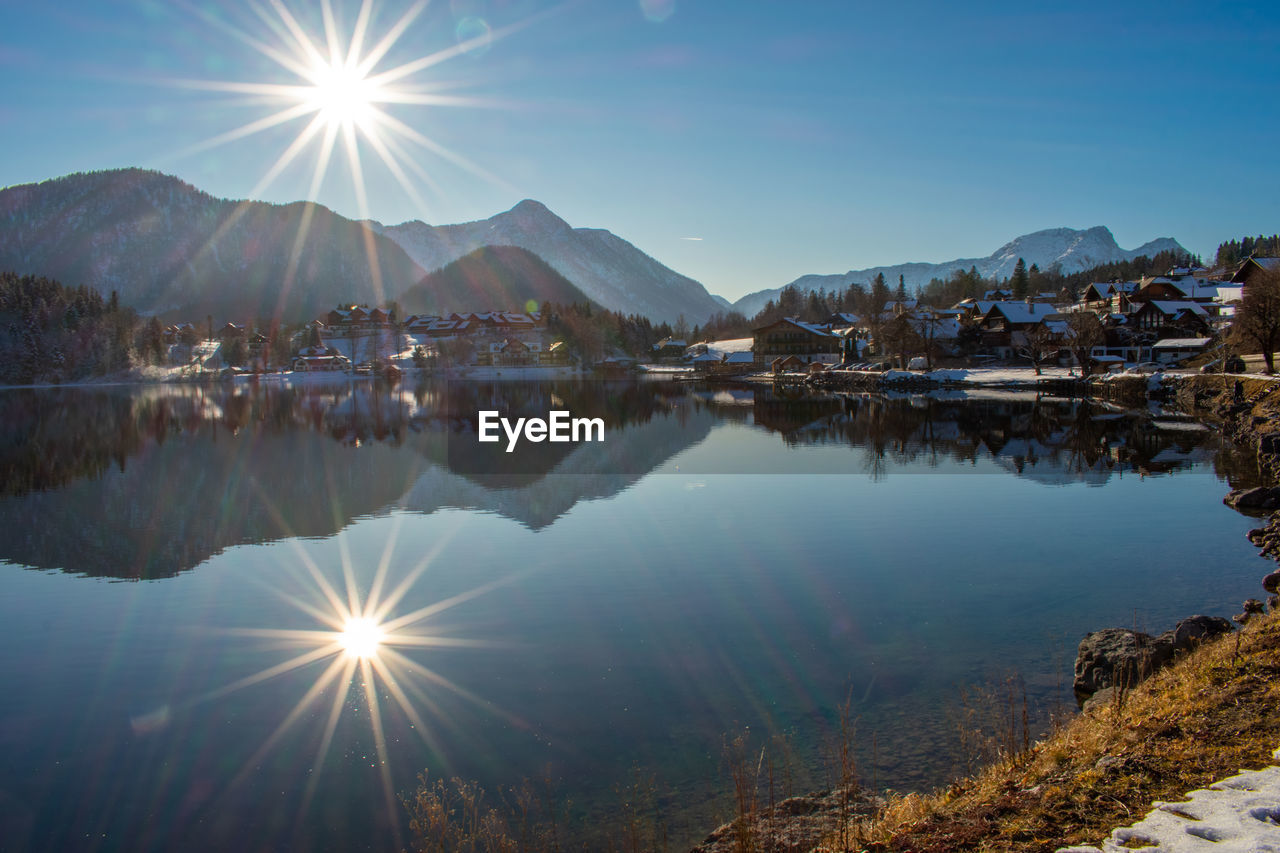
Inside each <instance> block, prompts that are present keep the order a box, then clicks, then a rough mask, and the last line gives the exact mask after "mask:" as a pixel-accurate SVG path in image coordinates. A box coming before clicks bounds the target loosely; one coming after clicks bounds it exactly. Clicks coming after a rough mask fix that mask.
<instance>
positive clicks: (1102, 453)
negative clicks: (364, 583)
mask: <svg viewBox="0 0 1280 853" xmlns="http://www.w3.org/2000/svg"><path fill="white" fill-rule="evenodd" d="M481 409H498V410H500V411H503V412H515V413H545V412H547V411H550V410H552V409H565V410H568V411H571V412H572V413H573V415H574V416H575V417H577V416H581V417H593V418H594V417H598V418H601V419H602V420H603V421H604V423H605V425H606V431H607V438H606V441H605V442H604V443H603V444H601V445H552V444H548V443H543V444H524V445H522V446H521V447H520V448H519V449H518V452H517V453H516V454H512V455H510V456H507V455H505V454H499V455H497V456H496V457H495V456H492V455H491V456H489V457H486V458H482V457H480V456H478V455H476V453H475V448H477V447H479V445H478V444H477V442H476V441H475V433H476V427H477V423H476V422H477V413H478V411H480V410H481ZM721 425H737V426H738V427H740V428H744V429H748V430H751V431H765V432H767V433H769V434H774V435H777V436H779V437H780V438H781V440H782V442H783V443H784V445H785V446H786V447H788V448H798V449H803V448H806V447H818V446H824V445H826V446H847V447H850V448H853V449H855V450H856V453H858V454H860V455H861V458H862V470H865V471H867V472H868V473H869V474H870V475H871V476H872V477H873V478H881V477H886V476H889V475H890V474H891V473H892V472H894V471H895V470H904V469H905V466H912V467H913V468H920V467H922V466H923V467H924V468H925V469H929V468H937V467H940V466H943V464H944V463H947V464H948V465H950V466H951V467H953V468H954V467H955V466H954V463H964V464H967V465H969V466H973V465H976V464H977V463H978V462H979V461H990V462H994V464H995V465H996V466H997V467H998V468H999V469H1003V470H1006V471H1008V472H1009V473H1012V474H1014V475H1016V476H1021V477H1027V478H1031V479H1035V480H1039V481H1042V482H1046V483H1067V482H1085V483H1101V482H1104V481H1106V480H1107V479H1108V478H1110V477H1112V476H1123V475H1124V474H1126V473H1132V474H1136V475H1139V476H1147V475H1158V474H1167V473H1170V472H1174V471H1178V470H1184V469H1189V468H1191V467H1194V466H1210V467H1211V468H1212V470H1213V471H1214V472H1215V473H1216V474H1217V475H1218V476H1219V477H1220V478H1222V479H1225V480H1227V481H1228V482H1229V483H1230V485H1231V486H1232V487H1233V488H1234V487H1240V486H1248V485H1253V484H1254V483H1253V479H1254V478H1255V477H1256V466H1254V465H1253V464H1252V461H1251V460H1250V458H1249V456H1248V454H1247V453H1243V452H1241V451H1239V450H1238V449H1236V448H1234V447H1233V446H1232V445H1230V444H1229V443H1227V442H1224V441H1222V440H1221V438H1220V436H1219V435H1218V433H1217V432H1216V431H1214V430H1212V429H1209V428H1206V427H1205V426H1203V425H1201V424H1198V423H1197V422H1195V421H1194V420H1192V419H1190V418H1186V417H1183V416H1179V415H1177V414H1176V413H1170V412H1162V411H1151V410H1126V409H1121V408H1118V407H1115V406H1112V405H1109V404H1106V403H1101V402H1098V401H1093V400H1081V399H1063V398H1053V397H1043V396H1037V395H1036V394H1034V393H1028V392H999V391H985V392H976V393H968V394H958V393H956V392H946V391H944V392H937V393H932V394H912V395H897V396H890V395H881V394H834V393H813V392H810V391H807V390H792V389H784V388H776V387H771V386H756V387H741V388H726V387H710V386H700V385H695V384H691V383H672V382H571V381H566V382H549V383H494V382H489V383H484V382H476V383H463V382H426V383H421V384H417V385H401V386H396V387H390V386H386V385H382V384H378V383H374V382H369V381H362V382H337V383H332V384H309V385H298V386H289V385H283V384H270V383H262V384H260V385H254V384H248V383H246V384H236V385H230V386H213V387H209V386H204V387H191V386H149V387H145V388H125V387H110V388H97V389H49V390H32V389H15V390H8V391H4V392H3V393H0V430H2V431H3V433H2V434H0V471H3V478H2V479H0V506H2V507H3V511H4V513H5V517H6V518H8V519H10V524H9V525H8V526H7V527H5V528H4V529H0V559H4V560H8V561H11V562H16V563H21V564H25V565H29V566H32V567H37V568H54V569H63V570H66V571H71V572H76V573H81V574H88V575H97V576H109V577H117V578H129V579H146V578H156V577H167V576H171V575H173V574H176V573H177V572H180V571H184V570H187V569H190V568H193V567H194V566H196V565H198V564H199V563H201V562H203V561H204V560H206V559H208V558H209V557H210V556H211V555H213V554H216V553H218V552H219V551H221V550H223V549H225V548H227V547H230V546H232V545H236V544H242V543H246V542H266V541H275V540H278V539H281V538H285V537H291V536H331V535H333V534H334V533H336V532H338V531H339V530H341V529H342V528H343V527H345V526H346V525H347V524H349V523H350V522H351V521H352V520H354V519H356V518H359V517H362V516H368V515H373V514H379V513H386V512H390V511H392V510H395V509H405V510H409V511H416V512H423V513H431V512H435V511H437V510H439V509H442V508H446V507H459V508H465V509H482V510H486V511H491V512H494V513H496V514H500V515H504V516H506V517H509V518H512V519H514V520H516V521H518V522H520V523H521V524H524V525H526V526H528V527H530V528H532V529H541V528H542V527H545V526H547V525H549V524H552V523H554V522H555V520H556V519H557V518H559V517H561V516H562V515H563V514H564V513H565V512H567V511H568V510H569V509H571V508H572V507H573V506H574V505H575V504H576V503H578V502H579V501H582V500H587V499H596V498H607V497H609V496H611V495H614V494H617V493H618V492H619V491H621V490H623V489H625V488H628V487H629V486H630V485H631V484H633V483H635V482H636V481H638V480H639V479H640V478H642V477H644V476H645V475H646V474H648V473H650V472H651V471H653V470H655V469H657V468H659V467H661V466H662V465H663V464H664V463H666V462H667V461H668V460H670V459H671V458H672V457H674V456H676V455H677V454H679V453H681V452H682V451H684V450H687V449H689V448H691V447H693V446H694V445H696V444H699V443H700V442H702V441H704V440H705V439H707V437H708V436H709V435H710V434H711V433H712V431H713V429H715V428H716V427H718V426H721ZM783 464H785V458H784V461H783ZM708 473H716V472H708ZM723 473H734V472H733V471H724V472H723ZM553 474H554V475H560V474H564V475H572V476H551V475H553Z"/></svg>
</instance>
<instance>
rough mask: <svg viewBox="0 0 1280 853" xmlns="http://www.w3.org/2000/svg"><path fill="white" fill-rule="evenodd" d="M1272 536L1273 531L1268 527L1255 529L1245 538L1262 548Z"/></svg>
mask: <svg viewBox="0 0 1280 853" xmlns="http://www.w3.org/2000/svg"><path fill="white" fill-rule="evenodd" d="M1270 534H1271V531H1270V530H1269V529H1268V528H1266V527H1255V528H1253V529H1252V530H1250V531H1249V532H1248V533H1246V534H1245V537H1246V538H1247V539H1248V540H1249V541H1250V542H1252V543H1253V544H1254V545H1258V546H1259V547H1261V545H1262V543H1263V542H1264V541H1265V540H1266V538H1267V537H1268V536H1269V535H1270Z"/></svg>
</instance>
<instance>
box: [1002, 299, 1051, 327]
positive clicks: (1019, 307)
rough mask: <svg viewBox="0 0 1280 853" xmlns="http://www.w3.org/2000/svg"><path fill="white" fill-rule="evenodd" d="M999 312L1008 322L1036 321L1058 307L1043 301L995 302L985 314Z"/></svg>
mask: <svg viewBox="0 0 1280 853" xmlns="http://www.w3.org/2000/svg"><path fill="white" fill-rule="evenodd" d="M994 313H999V314H1001V315H1002V316H1003V317H1004V318H1005V319H1006V320H1008V321H1009V322H1010V323H1038V322H1040V321H1041V320H1043V319H1044V318H1045V317H1047V316H1049V315H1050V314H1057V313H1058V309H1056V308H1054V307H1053V306H1052V305H1049V304H1047V303H1044V302H997V303H995V304H994V305H992V306H991V310H990V311H988V312H987V314H986V316H988V317H989V316H991V315H992V314H994Z"/></svg>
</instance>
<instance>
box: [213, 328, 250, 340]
mask: <svg viewBox="0 0 1280 853" xmlns="http://www.w3.org/2000/svg"><path fill="white" fill-rule="evenodd" d="M247 334H248V332H246V331H245V328H244V326H240V325H237V324H235V323H227V324H226V325H225V326H223V327H222V328H221V329H219V330H218V340H220V341H222V342H223V343H224V344H225V343H226V342H228V341H231V340H235V339H236V338H243V337H245V336H246V335H247Z"/></svg>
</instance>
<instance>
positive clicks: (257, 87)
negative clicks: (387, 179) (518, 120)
mask: <svg viewBox="0 0 1280 853" xmlns="http://www.w3.org/2000/svg"><path fill="white" fill-rule="evenodd" d="M426 5H427V2H426V0H418V2H415V3H414V4H413V5H412V6H410V7H409V8H408V9H407V10H406V11H405V12H404V14H403V15H401V16H400V17H399V18H398V19H396V20H395V21H394V22H393V23H392V24H391V26H390V27H389V28H387V30H386V32H385V33H383V34H382V36H381V38H379V39H378V40H377V41H372V39H371V38H370V28H371V22H372V19H373V12H374V0H362V2H361V4H360V9H359V12H358V13H357V15H356V18H355V21H354V23H353V24H351V25H350V26H349V27H346V26H344V25H343V24H342V23H341V22H340V20H339V17H338V15H337V14H336V13H335V11H334V8H333V3H332V2H331V0H322V2H321V3H320V11H321V20H322V24H321V32H319V33H314V32H311V31H309V30H308V29H307V27H306V26H304V24H303V23H302V21H301V20H300V19H299V17H298V16H297V15H295V14H294V12H293V11H292V10H291V9H290V8H289V7H288V6H286V5H285V3H284V2H282V0H269V6H260V5H257V4H255V5H254V6H253V7H252V8H253V10H254V11H255V13H256V15H257V25H260V26H261V27H262V28H264V30H265V33H264V35H263V36H262V37H259V36H256V35H253V34H251V32H250V30H251V29H253V28H249V29H246V28H241V27H236V26H234V25H232V24H229V23H227V22H226V21H225V20H223V19H222V18H219V17H215V16H213V15H211V14H209V13H207V12H203V11H200V10H196V14H198V15H200V16H201V17H202V18H204V20H205V21H206V22H207V23H209V24H210V25H212V26H214V27H216V28H217V29H219V30H222V31H224V32H226V33H228V34H229V35H231V36H233V37H234V38H236V39H237V40H239V41H240V42H242V43H243V44H245V45H246V46H248V47H250V48H252V49H253V50H254V51H256V52H258V53H260V54H261V55H263V56H264V57H266V58H268V59H269V60H271V62H272V63H274V64H275V65H276V66H278V67H279V71H280V73H281V74H282V75H284V77H285V80H286V81H285V82H280V81H278V80H277V81H243V80H236V81H229V80H178V81H171V82H174V83H176V84H178V85H180V86H183V87H187V88H193V89H202V90H208V91H217V92H224V93H230V94H234V95H237V96H249V99H248V101H247V102H246V101H239V102H238V103H248V104H249V105H250V106H253V107H255V108H261V106H263V105H267V106H268V107H269V108H271V107H274V111H272V112H269V113H268V114H267V115H263V116H259V117H257V118H255V119H253V120H252V121H249V122H247V123H245V124H243V125H241V126H239V127H235V128H233V129H231V130H228V131H225V132H223V133H220V134H218V135H216V136H214V137H212V138H210V139H206V140H204V141H202V142H199V143H197V144H195V145H193V146H191V147H189V148H187V149H185V150H184V151H181V152H178V155H177V156H179V157H181V156H186V155H190V154H194V153H196V152H198V151H203V150H208V149H210V148H216V147H218V146H222V145H226V144H228V143H232V142H235V141H238V140H241V139H244V138H246V137H249V136H253V135H255V134H258V133H262V132H264V131H267V130H270V129H272V128H276V127H279V126H282V125H288V124H291V123H299V122H301V123H302V126H301V128H300V130H299V131H298V133H297V135H296V136H295V137H294V139H293V141H292V142H290V143H289V144H288V145H287V146H286V147H285V149H284V150H283V151H282V152H281V153H280V154H279V156H278V157H277V158H276V160H275V161H274V162H273V163H272V164H271V165H270V166H269V167H267V168H266V170H265V171H264V173H263V174H262V177H261V178H260V179H259V181H258V183H257V185H256V186H254V188H253V190H251V192H250V195H251V196H254V197H256V196H258V195H260V194H261V193H262V192H263V191H265V190H266V189H267V187H268V186H270V185H271V184H272V183H274V182H275V181H276V180H277V179H278V178H279V177H280V175H281V174H282V173H283V172H285V170H286V169H288V167H289V166H290V165H292V164H293V163H294V162H295V161H297V160H298V158H300V157H302V156H304V154H305V153H306V152H308V151H313V152H314V155H315V162H314V166H313V168H312V173H311V181H310V186H309V189H308V192H307V198H308V199H311V200H315V199H316V198H317V197H318V195H319V193H320V190H321V189H322V187H323V185H324V182H325V178H326V176H327V174H328V172H329V168H330V165H331V163H332V160H333V159H334V157H335V156H337V155H338V150H339V149H342V154H343V155H345V159H346V161H347V164H348V171H349V172H350V174H351V179H352V182H353V189H354V192H355V198H356V203H357V206H358V208H359V211H358V213H359V215H360V216H361V217H362V218H365V217H368V216H369V215H370V211H369V200H368V190H367V188H366V185H365V167H364V163H363V159H362V149H364V150H368V151H372V152H373V154H374V155H375V156H376V157H377V160H378V162H380V163H381V164H382V165H383V166H384V167H385V168H386V170H387V171H388V172H389V173H390V174H391V175H392V176H393V177H394V178H395V180H396V182H397V183H398V184H399V186H400V187H401V188H402V189H403V190H404V192H405V193H406V194H407V195H408V196H409V197H410V198H411V199H412V200H413V202H414V203H415V204H416V205H417V206H418V208H419V209H420V210H423V211H424V212H425V209H426V208H427V204H426V202H425V201H424V200H423V198H422V196H421V194H420V193H419V191H418V185H419V184H420V183H421V184H425V185H426V186H429V187H432V188H437V187H438V184H437V182H436V181H435V179H434V177H433V175H432V174H431V170H430V169H429V168H428V167H424V166H423V165H422V163H421V162H420V161H422V160H426V161H428V162H430V161H432V160H436V161H444V162H447V163H449V164H451V165H452V166H455V167H459V168H462V169H464V170H466V171H469V172H471V173H472V174H474V175H476V176H479V177H481V178H483V179H485V180H487V181H490V182H492V183H495V184H498V185H505V184H504V182H503V181H501V180H500V179H499V178H498V177H497V176H496V175H494V174H492V173H491V172H489V171H488V170H486V169H484V168H482V167H480V166H479V165H477V164H475V163H473V162H471V161H470V160H468V159H467V158H466V157H464V156H462V155H461V154H458V153H457V152H455V151H451V150H449V149H448V148H447V147H445V146H444V145H442V144H440V143H439V142H437V141H435V140H433V139H431V138H430V137H429V136H428V135H426V134H424V133H423V132H422V131H421V130H420V129H419V128H420V126H421V121H420V119H421V112H415V113H414V115H413V116H412V117H411V118H410V120H408V121H406V120H404V119H402V118H398V117H396V116H395V115H393V114H392V109H393V108H401V109H404V108H409V107H413V108H417V110H419V111H421V110H430V109H433V108H437V107H456V106H469V107H486V106H501V105H502V104H501V103H500V102H498V101H494V100H485V99H482V98H478V97H468V96H463V95H457V94H449V93H448V91H447V90H449V89H451V88H452V84H449V85H446V84H445V83H442V82H438V81H437V82H435V83H433V82H432V81H430V80H424V79H422V78H421V76H420V75H422V74H423V72H426V71H427V70H428V69H431V68H433V67H435V66H437V65H440V64H441V63H443V62H446V61H448V60H450V59H452V58H454V57H457V56H460V55H464V54H468V53H473V52H481V51H483V50H486V49H487V48H488V46H489V45H490V44H491V43H492V42H493V41H494V40H496V39H498V38H501V37H502V36H504V35H506V34H509V33H510V32H511V31H513V30H514V29H516V28H515V27H508V28H507V29H505V30H499V31H493V30H491V29H490V28H489V27H488V26H487V25H486V26H484V27H482V28H479V29H478V30H476V31H475V32H474V34H467V35H462V34H461V33H462V32H463V31H461V30H459V33H460V35H459V36H458V38H457V40H456V43H455V44H453V45H452V46H450V47H448V48H445V49H443V50H439V51H436V52H433V53H430V54H426V55H423V56H419V57H416V58H413V59H410V60H409V61H407V62H401V63H400V64H396V65H390V63H388V61H387V60H388V57H389V56H390V55H391V54H392V52H393V49H394V48H395V47H396V46H397V44H400V43H401V42H402V40H403V39H404V38H405V36H406V35H407V34H408V33H409V32H410V30H411V28H412V27H413V25H414V24H415V22H416V21H417V19H418V18H419V16H420V15H421V13H422V11H423V9H424V8H425V7H426ZM468 32H469V31H468ZM370 42H372V43H371V44H370ZM383 65H389V66H390V67H386V68H383V67H382V66H383ZM287 78H292V80H288V79H287ZM423 155H425V156H423ZM411 172H412V173H413V175H414V176H415V177H416V178H417V180H416V181H415V180H414V179H413V177H411V176H410V173H411Z"/></svg>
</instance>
